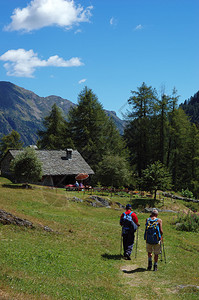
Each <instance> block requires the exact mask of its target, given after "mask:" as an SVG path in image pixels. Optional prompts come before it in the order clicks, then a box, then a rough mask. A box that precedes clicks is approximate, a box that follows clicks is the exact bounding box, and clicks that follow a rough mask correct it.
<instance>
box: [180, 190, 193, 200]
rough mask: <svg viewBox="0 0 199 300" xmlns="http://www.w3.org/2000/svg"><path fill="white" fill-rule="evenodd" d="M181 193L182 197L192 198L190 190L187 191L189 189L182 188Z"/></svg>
mask: <svg viewBox="0 0 199 300" xmlns="http://www.w3.org/2000/svg"><path fill="white" fill-rule="evenodd" d="M181 195H182V196H183V197H186V198H192V199H193V193H192V192H191V191H189V189H186V190H183V189H182V192H181Z"/></svg>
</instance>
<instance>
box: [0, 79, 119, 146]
mask: <svg viewBox="0 0 199 300" xmlns="http://www.w3.org/2000/svg"><path fill="white" fill-rule="evenodd" d="M54 103H56V105H57V106H58V107H59V108H60V109H61V110H62V112H63V114H64V115H65V116H66V115H67V113H68V111H69V109H70V107H71V106H74V105H75V104H74V103H72V102H71V101H70V100H67V99H63V98H61V97H58V96H54V95H52V96H48V97H39V96H38V95H36V94H35V93H33V92H31V91H29V90H26V89H24V88H22V87H19V86H17V85H14V84H13V83H11V82H7V81H0V138H1V137H2V136H3V135H4V134H5V135H7V134H9V133H10V132H11V131H12V130H13V129H14V130H16V131H17V132H19V134H20V135H21V139H22V141H23V142H24V145H31V144H35V143H36V141H37V139H38V135H37V132H38V130H43V129H44V128H43V123H42V122H43V119H44V117H45V116H46V115H48V114H49V112H50V111H51V109H52V105H53V104H54ZM106 113H107V115H108V116H109V117H112V118H113V120H114V122H115V124H116V126H117V128H118V130H119V131H120V133H123V129H124V121H122V120H121V119H120V118H118V117H117V115H116V113H115V112H113V111H107V110H106Z"/></svg>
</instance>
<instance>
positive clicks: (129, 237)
mask: <svg viewBox="0 0 199 300" xmlns="http://www.w3.org/2000/svg"><path fill="white" fill-rule="evenodd" d="M131 209H132V207H131V205H130V204H127V205H126V211H125V212H123V213H122V214H121V217H120V225H121V226H122V239H123V250H124V256H123V257H124V259H126V260H131V257H130V256H131V252H132V250H133V244H134V239H135V231H136V230H137V228H138V226H140V224H139V223H138V217H137V215H136V214H135V213H134V212H132V210H131Z"/></svg>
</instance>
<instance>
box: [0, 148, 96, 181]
mask: <svg viewBox="0 0 199 300" xmlns="http://www.w3.org/2000/svg"><path fill="white" fill-rule="evenodd" d="M22 151H23V150H14V149H10V150H8V151H7V153H6V154H5V155H4V157H3V158H2V159H1V161H0V166H1V176H4V177H8V178H11V177H12V172H11V170H10V163H11V161H12V160H13V159H14V158H15V157H16V155H17V154H19V153H20V152H22ZM35 151H36V154H37V157H38V159H39V160H40V161H41V163H42V174H43V177H42V180H41V182H40V184H43V185H48V186H64V185H66V184H68V183H74V182H75V176H76V175H77V174H79V173H87V174H88V175H93V174H94V171H93V170H92V169H91V167H90V166H89V165H88V164H87V162H86V161H85V160H84V158H83V157H82V156H81V154H80V153H79V152H78V151H77V150H73V149H67V150H35Z"/></svg>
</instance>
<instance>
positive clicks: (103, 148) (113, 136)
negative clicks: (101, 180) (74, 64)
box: [68, 87, 123, 170]
mask: <svg viewBox="0 0 199 300" xmlns="http://www.w3.org/2000/svg"><path fill="white" fill-rule="evenodd" d="M68 119H69V130H70V133H71V137H72V139H73V141H74V145H75V147H76V148H77V150H78V151H79V152H80V153H81V154H82V156H83V157H84V159H85V160H86V161H87V162H88V163H89V165H90V166H91V167H92V168H93V169H94V170H95V169H96V166H97V165H98V163H99V162H100V161H101V160H102V158H103V155H105V154H107V153H109V154H111V153H114V152H117V153H118V152H119V153H121V152H122V148H123V144H122V141H121V137H120V135H119V132H118V130H117V129H116V127H115V125H114V124H113V122H112V121H111V120H110V119H109V117H108V116H107V114H106V113H105V111H104V109H103V107H102V105H101V103H100V102H99V101H98V98H97V96H96V95H95V94H94V93H93V91H92V90H91V89H88V88H87V87H85V88H84V89H83V90H82V91H81V92H80V94H79V97H78V104H77V106H75V107H72V108H71V109H70V111H69V114H68Z"/></svg>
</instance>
